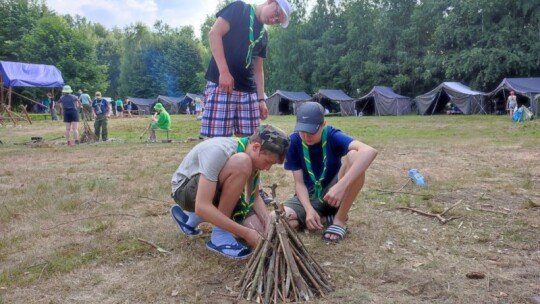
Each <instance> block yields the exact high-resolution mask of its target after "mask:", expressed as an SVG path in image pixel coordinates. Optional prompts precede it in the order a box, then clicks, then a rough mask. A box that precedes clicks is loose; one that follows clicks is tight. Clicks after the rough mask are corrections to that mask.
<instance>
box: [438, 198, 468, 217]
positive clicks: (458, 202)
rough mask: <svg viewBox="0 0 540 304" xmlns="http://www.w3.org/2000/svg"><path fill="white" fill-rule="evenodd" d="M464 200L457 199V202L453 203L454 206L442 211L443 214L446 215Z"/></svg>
mask: <svg viewBox="0 0 540 304" xmlns="http://www.w3.org/2000/svg"><path fill="white" fill-rule="evenodd" d="M462 201H463V200H459V201H457V202H456V203H455V204H453V205H452V206H450V207H448V208H447V209H445V210H444V211H443V212H442V213H441V216H444V215H445V214H446V213H447V212H448V211H450V210H452V209H454V208H455V207H456V206H458V205H459V204H461V202H462Z"/></svg>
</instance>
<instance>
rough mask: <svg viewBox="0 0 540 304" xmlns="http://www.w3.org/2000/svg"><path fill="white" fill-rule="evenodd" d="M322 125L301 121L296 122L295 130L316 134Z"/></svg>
mask: <svg viewBox="0 0 540 304" xmlns="http://www.w3.org/2000/svg"><path fill="white" fill-rule="evenodd" d="M320 127H321V125H320V124H319V125H314V124H307V123H301V122H297V123H296V128H295V129H294V130H295V131H302V132H306V133H309V134H315V133H317V131H319V128H320Z"/></svg>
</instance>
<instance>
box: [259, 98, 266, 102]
mask: <svg viewBox="0 0 540 304" xmlns="http://www.w3.org/2000/svg"><path fill="white" fill-rule="evenodd" d="M257 101H258V102H261V101H264V102H266V99H262V98H261V99H258V100H257Z"/></svg>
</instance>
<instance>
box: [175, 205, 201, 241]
mask: <svg viewBox="0 0 540 304" xmlns="http://www.w3.org/2000/svg"><path fill="white" fill-rule="evenodd" d="M170 212H171V216H172V218H173V220H174V222H175V223H176V225H178V228H180V232H182V233H183V234H185V235H187V236H196V235H200V234H201V233H202V231H201V230H200V229H199V228H197V227H191V226H190V225H188V224H186V222H187V221H188V219H189V216H188V215H187V214H185V213H184V210H182V208H180V206H178V205H174V206H172V207H171V210H170Z"/></svg>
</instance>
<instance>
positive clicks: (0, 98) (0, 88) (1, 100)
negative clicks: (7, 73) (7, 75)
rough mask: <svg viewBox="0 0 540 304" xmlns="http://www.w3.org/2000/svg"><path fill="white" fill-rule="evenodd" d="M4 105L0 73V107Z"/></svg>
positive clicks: (0, 74)
mask: <svg viewBox="0 0 540 304" xmlns="http://www.w3.org/2000/svg"><path fill="white" fill-rule="evenodd" d="M2 104H4V77H2V73H0V105H2Z"/></svg>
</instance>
